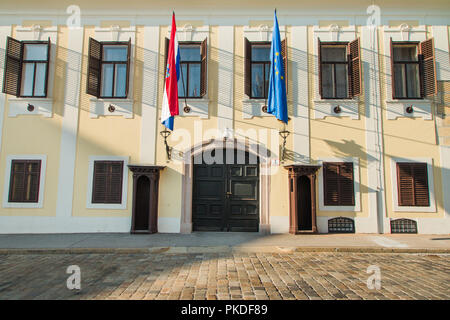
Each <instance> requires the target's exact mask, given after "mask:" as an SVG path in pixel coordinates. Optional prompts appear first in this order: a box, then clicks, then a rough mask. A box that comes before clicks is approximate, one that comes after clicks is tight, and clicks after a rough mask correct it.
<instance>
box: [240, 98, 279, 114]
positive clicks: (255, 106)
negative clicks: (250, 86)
mask: <svg viewBox="0 0 450 320" xmlns="http://www.w3.org/2000/svg"><path fill="white" fill-rule="evenodd" d="M265 102H266V100H265V99H244V100H242V118H243V119H251V118H253V117H272V116H273V115H272V114H270V113H267V112H263V111H262V107H263V106H264V104H265Z"/></svg>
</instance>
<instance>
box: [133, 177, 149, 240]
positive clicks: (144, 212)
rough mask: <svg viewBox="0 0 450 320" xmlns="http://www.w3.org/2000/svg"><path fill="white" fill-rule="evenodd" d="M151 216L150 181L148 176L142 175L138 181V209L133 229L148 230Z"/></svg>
mask: <svg viewBox="0 0 450 320" xmlns="http://www.w3.org/2000/svg"><path fill="white" fill-rule="evenodd" d="M149 218H150V181H149V179H148V178H147V177H146V176H140V177H139V178H138V181H137V190H136V209H135V217H134V226H133V230H134V231H135V232H139V231H141V232H142V231H146V232H148V227H149Z"/></svg>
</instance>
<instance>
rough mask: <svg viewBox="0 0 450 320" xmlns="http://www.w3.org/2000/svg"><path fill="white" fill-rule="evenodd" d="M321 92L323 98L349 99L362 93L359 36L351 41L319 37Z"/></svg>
mask: <svg viewBox="0 0 450 320" xmlns="http://www.w3.org/2000/svg"><path fill="white" fill-rule="evenodd" d="M318 45H319V48H318V57H319V93H320V96H321V98H322V99H347V98H353V97H354V96H357V95H360V94H361V59H360V51H361V50H360V45H359V38H358V39H356V40H354V41H352V42H350V43H346V42H321V41H320V39H318Z"/></svg>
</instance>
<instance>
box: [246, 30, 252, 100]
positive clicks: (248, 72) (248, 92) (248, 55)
mask: <svg viewBox="0 0 450 320" xmlns="http://www.w3.org/2000/svg"><path fill="white" fill-rule="evenodd" d="M244 69H245V72H244V83H245V84H244V88H245V94H246V95H247V96H249V97H251V96H252V83H251V79H252V77H251V73H252V44H251V43H250V41H248V39H247V38H244Z"/></svg>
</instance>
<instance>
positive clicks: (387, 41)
mask: <svg viewBox="0 0 450 320" xmlns="http://www.w3.org/2000/svg"><path fill="white" fill-rule="evenodd" d="M391 38H392V41H424V40H426V39H427V30H426V27H425V26H416V27H411V26H408V25H406V24H402V25H401V26H398V27H388V26H384V27H383V43H384V54H383V55H382V58H384V74H385V76H384V79H383V80H382V81H385V84H386V117H387V119H388V120H395V119H397V118H399V117H408V118H423V119H425V120H431V119H432V113H431V101H430V100H429V99H426V98H425V99H411V100H402V99H401V100H397V99H392V71H391ZM411 105H413V109H414V112H412V113H407V112H406V108H407V107H409V106H411Z"/></svg>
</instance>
